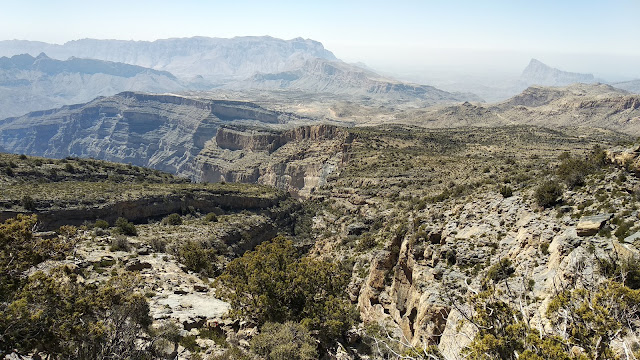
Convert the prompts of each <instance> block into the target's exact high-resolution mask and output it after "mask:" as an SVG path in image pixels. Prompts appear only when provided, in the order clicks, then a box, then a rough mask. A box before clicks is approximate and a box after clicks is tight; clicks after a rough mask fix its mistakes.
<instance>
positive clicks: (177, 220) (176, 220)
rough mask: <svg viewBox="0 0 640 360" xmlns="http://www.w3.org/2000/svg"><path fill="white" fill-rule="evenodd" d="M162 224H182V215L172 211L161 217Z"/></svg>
mask: <svg viewBox="0 0 640 360" xmlns="http://www.w3.org/2000/svg"><path fill="white" fill-rule="evenodd" d="M162 223H163V224H164V225H182V217H181V216H180V215H179V214H176V213H173V214H171V215H169V216H167V217H165V218H164V219H162Z"/></svg>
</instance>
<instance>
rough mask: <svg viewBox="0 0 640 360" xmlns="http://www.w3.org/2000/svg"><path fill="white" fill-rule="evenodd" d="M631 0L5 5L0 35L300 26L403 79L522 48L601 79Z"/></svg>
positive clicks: (491, 61) (631, 37)
mask: <svg viewBox="0 0 640 360" xmlns="http://www.w3.org/2000/svg"><path fill="white" fill-rule="evenodd" d="M639 12H640V2H638V1H633V0H615V1H608V2H606V3H605V2H597V1H581V2H578V1H564V2H562V3H558V2H555V1H540V2H535V3H534V2H531V3H525V2H513V1H487V2H477V1H468V0H467V1H456V2H446V3H445V2H440V1H397V2H394V3H392V4H389V3H387V2H384V1H359V0H358V1H350V2H347V3H344V2H337V1H325V2H322V3H298V2H290V1H276V2H268V3H267V2H258V1H238V2H235V3H233V4H230V3H226V2H224V3H218V2H209V1H193V0H191V1H184V2H180V3H176V2H171V1H153V2H151V1H137V2H130V1H129V2H125V1H121V0H117V1H111V2H108V3H87V2H81V1H77V0H73V1H71V0H63V1H59V2H55V3H53V2H46V1H42V0H37V1H35V0H34V1H25V2H20V3H10V4H5V6H4V11H3V12H2V14H0V31H1V33H2V34H3V35H2V36H0V40H13V39H20V40H31V41H43V42H49V43H56V44H62V43H64V42H67V41H71V40H78V39H82V38H95V39H119V40H144V41H154V40H157V39H165V38H180V37H193V36H206V37H220V38H230V37H236V36H263V35H269V36H272V37H276V38H282V39H292V38H296V37H303V38H308V39H313V40H316V41H319V42H321V43H322V44H323V45H324V46H325V48H326V49H328V50H330V51H332V52H333V53H334V54H335V55H336V56H337V57H338V58H340V59H341V60H344V61H347V62H362V63H364V64H366V65H368V66H370V67H372V68H373V69H376V70H378V71H381V72H386V73H393V74H397V75H399V76H404V77H407V78H411V77H414V78H415V77H416V76H423V77H427V78H429V77H433V76H438V75H439V76H445V74H448V73H451V74H454V75H455V74H458V75H460V76H467V75H468V76H500V75H507V74H517V73H519V72H521V71H522V69H524V67H525V66H526V65H527V64H528V62H529V60H530V59H531V58H536V59H538V60H540V61H542V62H544V63H546V64H547V65H549V66H552V67H557V68H560V69H561V70H565V71H572V72H585V73H593V74H594V75H595V76H596V77H602V78H607V79H608V80H624V79H631V78H639V77H640V70H639V69H638V66H637V64H638V63H640V47H637V46H634V44H635V41H636V39H637V38H638V35H640V22H638V21H637V20H636V19H635V16H636V14H637V13H639Z"/></svg>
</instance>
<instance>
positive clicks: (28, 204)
mask: <svg viewBox="0 0 640 360" xmlns="http://www.w3.org/2000/svg"><path fill="white" fill-rule="evenodd" d="M21 204H22V207H24V208H25V210H29V211H35V210H36V202H35V201H34V200H33V198H32V197H31V196H29V195H25V196H23V197H22V202H21Z"/></svg>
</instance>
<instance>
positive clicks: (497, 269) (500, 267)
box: [487, 258, 516, 283]
mask: <svg viewBox="0 0 640 360" xmlns="http://www.w3.org/2000/svg"><path fill="white" fill-rule="evenodd" d="M515 271H516V270H515V269H514V268H513V266H512V263H511V260H509V259H507V258H502V259H500V261H499V262H498V263H497V264H495V265H493V266H492V267H491V268H489V271H487V280H491V281H492V282H493V283H499V282H500V281H502V280H506V279H508V278H509V277H510V276H511V275H512V274H513V273H514V272H515Z"/></svg>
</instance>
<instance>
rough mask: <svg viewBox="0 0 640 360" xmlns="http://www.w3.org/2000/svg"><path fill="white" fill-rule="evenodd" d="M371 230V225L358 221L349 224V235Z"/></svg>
mask: <svg viewBox="0 0 640 360" xmlns="http://www.w3.org/2000/svg"><path fill="white" fill-rule="evenodd" d="M368 230H369V226H367V225H365V224H363V223H361V222H357V223H353V224H351V225H349V226H347V235H356V236H357V235H362V233H364V232H365V231H368Z"/></svg>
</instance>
